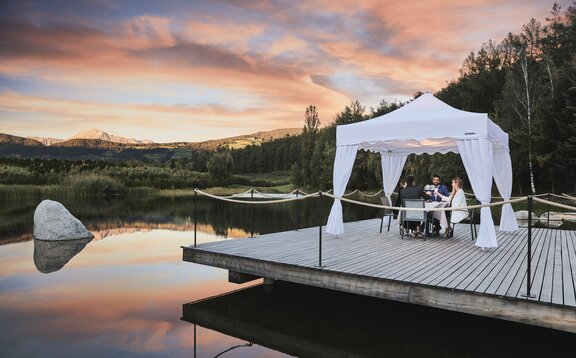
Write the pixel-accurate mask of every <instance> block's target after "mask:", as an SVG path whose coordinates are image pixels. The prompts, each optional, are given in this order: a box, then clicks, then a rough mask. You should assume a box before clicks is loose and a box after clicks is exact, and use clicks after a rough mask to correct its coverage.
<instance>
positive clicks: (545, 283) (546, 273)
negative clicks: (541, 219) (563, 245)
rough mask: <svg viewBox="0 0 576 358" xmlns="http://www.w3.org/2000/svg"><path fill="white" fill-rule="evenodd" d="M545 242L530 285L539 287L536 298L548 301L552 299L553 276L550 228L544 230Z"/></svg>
mask: <svg viewBox="0 0 576 358" xmlns="http://www.w3.org/2000/svg"><path fill="white" fill-rule="evenodd" d="M544 233H545V234H544V238H545V240H546V243H545V244H544V249H543V251H542V255H541V259H540V260H539V261H538V266H536V270H535V271H534V278H533V283H532V287H540V290H539V291H540V296H539V297H538V299H539V300H540V301H543V302H547V303H550V302H551V301H552V280H553V278H554V244H555V242H554V237H552V235H551V231H550V230H546V231H545V232H544Z"/></svg>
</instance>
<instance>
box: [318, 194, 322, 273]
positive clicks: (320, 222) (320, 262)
mask: <svg viewBox="0 0 576 358" xmlns="http://www.w3.org/2000/svg"><path fill="white" fill-rule="evenodd" d="M318 195H319V196H320V221H319V222H318V267H322V191H319V192H318Z"/></svg>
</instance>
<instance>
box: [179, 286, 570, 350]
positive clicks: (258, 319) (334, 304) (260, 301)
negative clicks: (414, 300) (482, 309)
mask: <svg viewBox="0 0 576 358" xmlns="http://www.w3.org/2000/svg"><path fill="white" fill-rule="evenodd" d="M182 320H185V321H188V322H191V323H193V324H197V325H200V326H202V327H205V328H207V329H211V330H215V331H218V332H221V333H224V334H227V335H230V336H233V337H236V338H238V339H240V340H243V341H247V342H253V343H255V344H258V345H262V346H265V347H268V348H271V349H274V350H278V351H280V352H284V353H286V354H290V355H295V356H298V357H390V356H394V357H396V356H397V357H407V356H410V357H423V356H426V357H429V356H441V357H464V356H465V357H486V356H490V357H492V356H496V357H511V356H514V357H518V356H537V355H548V354H549V353H550V349H552V347H554V348H553V349H554V350H555V351H558V352H562V351H571V350H572V349H573V348H572V346H573V343H572V342H573V339H574V335H572V334H570V333H565V332H559V331H553V330H547V329H542V328H538V327H531V326H525V325H520V324H516V323H512V322H505V321H499V320H494V319H489V318H484V317H476V316H470V315H465V314H460V313H455V312H449V311H443V310H436V309H431V308H428V307H422V306H416V305H408V304H403V303H398V302H391V301H386V300H381V299H376V298H370V297H363V296H357V295H352V294H347V293H339V292H334V291H328V290H323V289H318V288H312V287H306V286H299V285H294V284H289V283H285V282H276V284H275V285H274V291H273V292H272V293H270V292H269V291H268V293H267V292H266V291H265V290H264V287H263V286H256V287H252V288H248V289H244V290H241V291H237V292H234V293H231V294H228V295H224V296H219V297H214V298H211V299H208V300H203V301H199V302H196V303H189V304H185V305H183V317H182Z"/></svg>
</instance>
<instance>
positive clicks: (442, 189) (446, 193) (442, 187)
mask: <svg viewBox="0 0 576 358" xmlns="http://www.w3.org/2000/svg"><path fill="white" fill-rule="evenodd" d="M438 192H439V193H440V194H442V195H444V196H450V192H449V191H448V188H447V187H446V185H440V187H439V188H438Z"/></svg>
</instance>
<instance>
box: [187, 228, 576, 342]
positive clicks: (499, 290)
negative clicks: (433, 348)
mask: <svg viewBox="0 0 576 358" xmlns="http://www.w3.org/2000/svg"><path fill="white" fill-rule="evenodd" d="M379 227H380V220H379V219H373V220H365V221H359V222H352V223H347V224H345V233H344V235H342V236H341V237H334V236H332V235H327V234H323V236H324V239H323V242H322V245H323V248H322V267H318V262H319V257H318V227H315V228H308V229H303V230H299V231H289V232H281V233H275V234H268V235H262V236H259V237H255V238H247V239H238V240H226V241H219V242H213V243H207V244H202V245H199V246H198V247H196V248H194V247H183V250H184V252H183V254H184V260H185V261H191V262H197V263H201V264H206V265H210V266H215V267H221V268H225V269H228V270H230V271H234V272H240V273H246V274H252V275H256V276H260V277H266V278H271V279H281V280H286V281H290V282H295V283H301V284H308V285H311V286H317V287H325V288H331V289H336V290H342V291H347V292H353V293H358V294H364V295H369V296H376V297H382V298H387V299H394V300H398V301H404V302H411V303H417V304H423V305H427V306H432V307H438V308H444V309H449V310H455V311H460V312H466V313H472V314H479V315H484V316H490V317H497V318H504V319H508V320H512V321H518V322H524V323H529V324H535V325H540V326H545V327H550V328H556V329H562V330H567V331H571V332H576V287H575V281H576V232H574V231H565V230H551V229H533V231H532V286H531V293H532V294H533V295H535V298H533V299H526V298H525V297H522V294H525V293H526V278H527V275H526V250H527V247H526V243H527V229H526V228H522V229H520V230H517V231H516V232H513V233H503V232H498V231H497V235H498V244H499V247H498V248H497V249H489V250H484V251H482V250H481V249H480V248H478V247H476V246H475V245H474V242H473V241H472V240H471V238H470V230H468V229H467V228H466V227H464V226H458V227H457V232H456V234H455V237H454V238H452V239H446V238H430V239H427V240H426V241H424V240H422V239H414V238H405V239H403V240H402V239H401V238H400V235H399V234H398V232H397V230H394V231H390V232H386V231H385V232H383V233H379Z"/></svg>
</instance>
